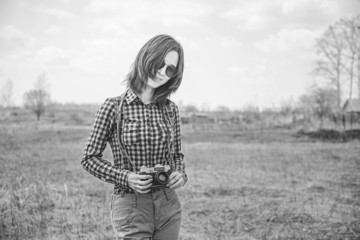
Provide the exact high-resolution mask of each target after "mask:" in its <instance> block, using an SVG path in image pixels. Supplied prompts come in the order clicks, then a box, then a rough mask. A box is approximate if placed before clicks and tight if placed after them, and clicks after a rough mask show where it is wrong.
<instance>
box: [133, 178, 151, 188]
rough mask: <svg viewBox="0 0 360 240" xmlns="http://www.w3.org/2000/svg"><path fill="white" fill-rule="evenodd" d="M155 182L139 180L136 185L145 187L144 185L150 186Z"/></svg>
mask: <svg viewBox="0 0 360 240" xmlns="http://www.w3.org/2000/svg"><path fill="white" fill-rule="evenodd" d="M152 181H153V179H152V178H150V179H147V180H138V181H136V184H138V185H141V186H144V185H148V184H149V183H151V182H152Z"/></svg>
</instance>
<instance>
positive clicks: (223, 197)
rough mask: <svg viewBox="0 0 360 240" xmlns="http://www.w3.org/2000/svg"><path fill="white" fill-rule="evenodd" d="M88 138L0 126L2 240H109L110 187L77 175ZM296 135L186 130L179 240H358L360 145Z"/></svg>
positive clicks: (51, 127)
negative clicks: (313, 139)
mask: <svg viewBox="0 0 360 240" xmlns="http://www.w3.org/2000/svg"><path fill="white" fill-rule="evenodd" d="M71 116H72V115H71ZM62 117H63V116H62ZM72 118H74V117H73V116H72ZM64 119H65V118H64ZM79 121H80V122H82V121H83V120H81V119H80V120H79ZM52 122H54V121H52ZM88 134H89V126H87V127H83V126H81V125H74V124H72V125H70V124H61V123H59V122H56V123H55V124H54V123H52V124H50V121H43V122H41V123H35V122H31V121H30V122H29V121H27V122H26V123H25V122H21V123H19V122H17V123H16V124H13V123H12V122H11V121H6V122H5V123H4V122H3V123H2V125H1V126H0V136H1V137H0V152H1V153H2V154H1V156H0V162H1V168H0V239H114V237H113V233H112V228H111V223H110V218H109V207H110V206H109V202H110V199H109V198H110V196H111V191H112V186H111V185H110V184H107V183H103V182H101V181H100V180H98V179H96V178H94V177H92V176H91V175H90V174H88V173H86V172H85V171H84V170H83V169H82V167H81V166H80V159H81V155H82V151H83V147H84V145H85V142H86V140H87V137H88ZM293 135H294V133H293V132H291V131H289V130H281V131H280V130H276V131H265V130H262V131H260V130H259V131H255V130H254V131H243V132H233V131H231V132H226V131H223V132H210V133H209V132H197V133H193V132H191V131H190V130H187V129H186V127H184V139H185V140H184V143H183V150H184V153H185V155H186V163H187V172H188V175H189V182H188V184H187V185H186V187H185V188H183V189H181V190H179V191H178V192H179V196H180V198H181V200H182V204H183V225H182V229H181V239H225V240H226V239H359V238H360V220H359V219H360V159H359V158H358V155H359V150H360V145H359V142H358V141H350V142H347V143H331V142H320V141H317V142H314V141H308V139H307V138H305V137H301V138H299V137H294V136H293ZM106 156H107V158H108V159H110V160H111V155H110V153H109V151H107V152H106Z"/></svg>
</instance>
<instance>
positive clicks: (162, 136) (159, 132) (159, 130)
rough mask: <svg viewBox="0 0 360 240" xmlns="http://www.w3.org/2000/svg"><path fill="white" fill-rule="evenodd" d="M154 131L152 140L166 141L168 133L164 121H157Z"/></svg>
mask: <svg viewBox="0 0 360 240" xmlns="http://www.w3.org/2000/svg"><path fill="white" fill-rule="evenodd" d="M154 131H155V133H154V140H155V141H156V142H159V143H166V142H167V141H168V139H169V133H168V129H167V127H166V125H165V123H164V122H157V123H156V126H155V129H154Z"/></svg>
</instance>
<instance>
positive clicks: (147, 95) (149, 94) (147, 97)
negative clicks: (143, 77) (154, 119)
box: [139, 87, 155, 104]
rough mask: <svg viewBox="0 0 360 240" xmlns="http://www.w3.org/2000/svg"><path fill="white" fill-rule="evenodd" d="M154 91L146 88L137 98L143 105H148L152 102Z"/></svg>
mask: <svg viewBox="0 0 360 240" xmlns="http://www.w3.org/2000/svg"><path fill="white" fill-rule="evenodd" d="M154 92H155V89H153V88H150V87H147V88H145V89H144V90H143V91H142V92H141V93H140V94H139V98H140V99H141V101H142V102H143V103H144V104H149V103H151V102H152V98H153V96H154Z"/></svg>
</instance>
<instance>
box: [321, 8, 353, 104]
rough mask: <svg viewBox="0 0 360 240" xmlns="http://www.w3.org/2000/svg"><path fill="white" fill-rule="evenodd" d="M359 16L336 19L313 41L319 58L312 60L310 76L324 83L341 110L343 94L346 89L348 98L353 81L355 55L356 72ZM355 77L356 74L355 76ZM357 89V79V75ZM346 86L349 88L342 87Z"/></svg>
mask: <svg viewBox="0 0 360 240" xmlns="http://www.w3.org/2000/svg"><path fill="white" fill-rule="evenodd" d="M359 25H360V15H357V16H355V17H353V18H350V19H340V20H339V21H338V22H336V23H335V24H334V25H332V26H329V28H328V29H327V30H326V31H325V32H324V33H323V35H322V36H321V37H320V38H319V39H318V40H317V41H316V49H317V54H318V56H319V59H318V60H317V61H316V65H315V69H314V73H315V74H316V75H317V76H321V77H323V78H324V79H326V80H327V85H328V87H326V88H331V89H333V90H335V92H336V99H337V100H336V102H337V107H338V108H341V104H342V100H343V93H344V91H345V90H346V89H349V93H348V96H349V97H350V98H351V97H352V91H353V80H354V78H355V70H354V67H355V62H356V56H357V55H358V67H359V70H358V72H360V59H359V58H360V56H359V54H360V53H359V36H360V34H359V33H358V32H357V26H359ZM358 75H359V73H358ZM358 78H359V80H358V88H359V89H360V77H359V76H358ZM346 83H349V85H345V84H346Z"/></svg>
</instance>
